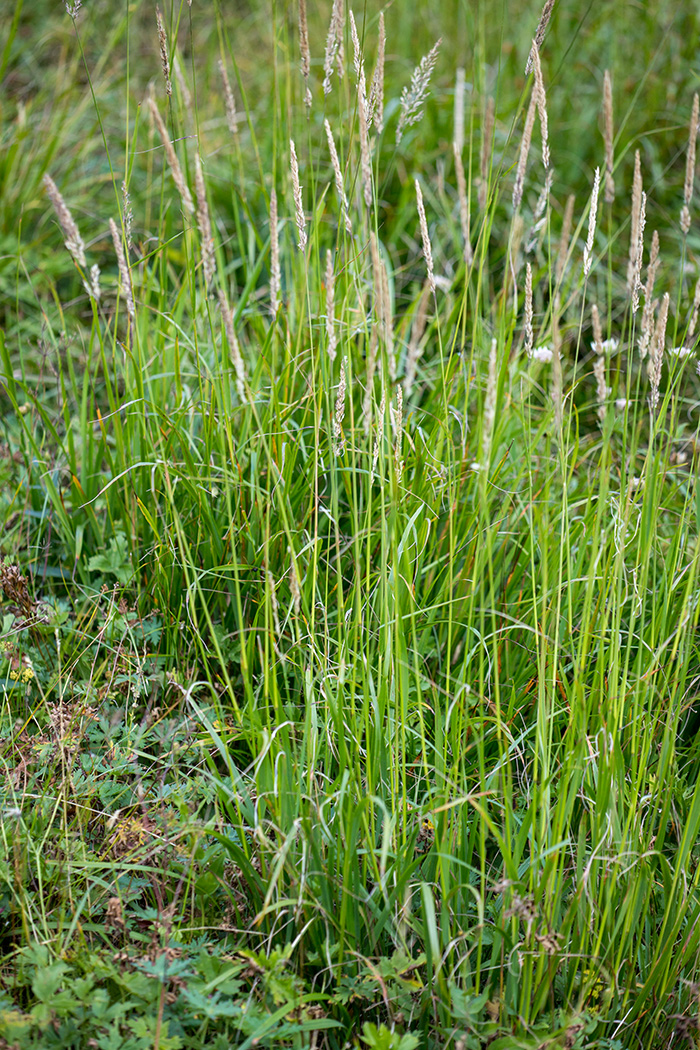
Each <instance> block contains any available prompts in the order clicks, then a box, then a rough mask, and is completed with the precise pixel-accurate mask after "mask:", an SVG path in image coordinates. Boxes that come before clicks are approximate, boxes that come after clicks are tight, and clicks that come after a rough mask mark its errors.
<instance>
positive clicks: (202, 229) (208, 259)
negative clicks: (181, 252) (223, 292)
mask: <svg viewBox="0 0 700 1050" xmlns="http://www.w3.org/2000/svg"><path fill="white" fill-rule="evenodd" d="M194 188H195V194H196V196H197V225H198V227H199V236H200V252H201V255H202V273H203V275H204V284H205V287H208V286H209V284H210V283H211V279H212V277H213V276H214V270H215V268H216V258H215V255H214V237H213V235H212V229H211V220H210V218H209V205H208V203H207V191H206V186H205V185H204V174H203V172H202V162H201V160H200V157H199V153H198V152H197V153H195V155H194Z"/></svg>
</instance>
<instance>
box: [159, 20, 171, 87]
mask: <svg viewBox="0 0 700 1050" xmlns="http://www.w3.org/2000/svg"><path fill="white" fill-rule="evenodd" d="M156 25H157V27H158V46H159V48H160V62H161V65H162V67H163V78H164V80H165V94H166V95H167V96H168V98H170V97H171V95H172V93H173V85H172V83H171V81H170V60H169V58H168V38H167V37H166V35H165V26H164V25H163V18H162V15H161V13H160V8H159V7H158V5H157V4H156Z"/></svg>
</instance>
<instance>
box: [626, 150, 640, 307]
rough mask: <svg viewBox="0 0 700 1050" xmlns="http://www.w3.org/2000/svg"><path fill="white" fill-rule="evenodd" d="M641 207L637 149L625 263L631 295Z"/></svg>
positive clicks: (635, 267)
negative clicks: (628, 245)
mask: <svg viewBox="0 0 700 1050" xmlns="http://www.w3.org/2000/svg"><path fill="white" fill-rule="evenodd" d="M641 208H642V160H641V156H640V153H639V150H635V154H634V179H633V181H632V213H631V220H630V250H629V261H628V263H627V291H628V293H629V294H630V295H631V294H632V292H633V291H634V287H635V273H636V271H637V257H638V252H639V216H640V214H641Z"/></svg>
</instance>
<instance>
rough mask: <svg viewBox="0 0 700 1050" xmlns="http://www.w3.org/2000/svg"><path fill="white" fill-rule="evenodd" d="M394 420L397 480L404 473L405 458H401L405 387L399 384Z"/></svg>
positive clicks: (399, 479)
mask: <svg viewBox="0 0 700 1050" xmlns="http://www.w3.org/2000/svg"><path fill="white" fill-rule="evenodd" d="M392 422H393V425H394V469H395V470H396V480H397V481H401V476H402V475H403V459H402V458H401V445H402V438H403V389H402V388H401V387H400V386H399V387H397V388H396V411H395V412H394V413H393V417H392Z"/></svg>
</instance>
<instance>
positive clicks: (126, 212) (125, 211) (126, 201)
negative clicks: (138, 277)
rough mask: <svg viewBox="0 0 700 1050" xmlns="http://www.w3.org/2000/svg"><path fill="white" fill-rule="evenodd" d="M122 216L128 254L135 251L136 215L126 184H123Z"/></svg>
mask: <svg viewBox="0 0 700 1050" xmlns="http://www.w3.org/2000/svg"><path fill="white" fill-rule="evenodd" d="M122 215H123V221H124V240H125V241H126V250H127V254H128V253H129V252H130V251H132V250H133V247H134V245H133V240H132V229H133V225H134V213H133V210H132V208H131V195H130V194H129V188H128V186H127V185H126V182H122Z"/></svg>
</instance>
